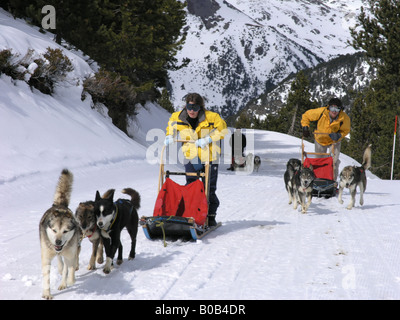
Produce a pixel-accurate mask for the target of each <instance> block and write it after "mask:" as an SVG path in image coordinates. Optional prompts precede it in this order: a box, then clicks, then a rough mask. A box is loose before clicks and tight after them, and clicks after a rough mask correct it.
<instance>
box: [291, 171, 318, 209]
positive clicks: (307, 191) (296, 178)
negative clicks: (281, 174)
mask: <svg viewBox="0 0 400 320" xmlns="http://www.w3.org/2000/svg"><path fill="white" fill-rule="evenodd" d="M314 179H315V175H314V171H313V167H312V165H310V166H309V167H308V168H305V167H304V166H301V167H300V170H298V171H296V172H295V173H294V174H293V177H292V188H293V191H294V192H293V193H294V197H293V196H292V198H293V209H295V210H296V209H297V205H298V204H300V205H301V212H302V213H306V212H307V210H308V207H309V206H310V204H311V198H312V190H313V181H314Z"/></svg>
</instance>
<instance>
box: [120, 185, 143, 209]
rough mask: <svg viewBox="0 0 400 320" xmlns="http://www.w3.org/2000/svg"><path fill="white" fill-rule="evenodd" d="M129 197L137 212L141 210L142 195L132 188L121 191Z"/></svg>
mask: <svg viewBox="0 0 400 320" xmlns="http://www.w3.org/2000/svg"><path fill="white" fill-rule="evenodd" d="M121 192H122V193H125V194H127V195H129V196H131V202H132V205H133V206H134V207H135V209H136V210H138V209H139V208H140V194H139V192H137V191H136V190H133V189H132V188H125V189H123V190H122V191H121Z"/></svg>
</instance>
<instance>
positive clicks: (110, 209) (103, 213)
mask: <svg viewBox="0 0 400 320" xmlns="http://www.w3.org/2000/svg"><path fill="white" fill-rule="evenodd" d="M114 191H115V190H114V189H110V190H108V191H107V192H106V193H105V194H104V195H103V197H101V196H100V193H99V192H98V191H97V192H96V199H95V206H94V212H95V214H96V219H97V226H98V227H99V228H100V230H101V237H102V240H103V244H104V248H105V251H106V257H107V258H106V264H105V266H104V269H103V271H104V273H110V271H111V265H112V262H113V259H114V256H115V253H116V251H117V249H118V258H117V264H118V265H120V264H121V263H122V243H121V240H120V238H121V231H122V229H123V228H124V227H126V229H127V230H128V233H129V235H130V237H131V250H130V253H129V260H132V259H134V258H135V248H136V236H137V230H138V222H139V217H138V213H137V210H138V209H139V208H140V195H139V193H138V192H137V191H135V190H133V189H131V188H125V189H123V190H122V193H125V194H127V195H129V196H131V200H127V199H118V200H117V201H115V202H114V201H113V197H114Z"/></svg>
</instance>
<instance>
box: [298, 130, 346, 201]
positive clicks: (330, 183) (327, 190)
mask: <svg viewBox="0 0 400 320" xmlns="http://www.w3.org/2000/svg"><path fill="white" fill-rule="evenodd" d="M314 134H327V133H314ZM334 148H335V145H333V146H332V150H331V152H330V153H318V152H305V151H304V142H303V140H302V141H301V150H302V152H301V163H302V164H303V165H304V167H306V168H308V167H309V166H310V165H312V167H313V171H314V174H315V180H314V182H313V191H312V196H313V197H318V198H320V197H325V198H330V197H334V196H336V190H337V186H338V184H337V182H336V181H335V180H333V176H334V175H333V150H334ZM310 156H311V157H310ZM318 156H322V157H318Z"/></svg>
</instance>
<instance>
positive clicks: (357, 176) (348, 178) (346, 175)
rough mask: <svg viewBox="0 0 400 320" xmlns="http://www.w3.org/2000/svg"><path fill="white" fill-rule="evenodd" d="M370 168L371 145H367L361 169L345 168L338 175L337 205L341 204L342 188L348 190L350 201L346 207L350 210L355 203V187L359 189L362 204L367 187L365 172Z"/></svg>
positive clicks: (354, 167)
mask: <svg viewBox="0 0 400 320" xmlns="http://www.w3.org/2000/svg"><path fill="white" fill-rule="evenodd" d="M370 167H371V145H369V146H368V147H367V148H366V149H365V151H364V155H363V163H362V165H361V167H356V166H347V167H344V168H343V170H342V172H341V173H340V182H339V198H338V200H339V203H340V204H343V200H342V194H343V189H344V188H349V190H350V195H351V201H350V203H349V205H348V206H347V207H346V208H347V209H349V210H351V208H353V207H354V203H355V202H356V193H357V186H358V187H359V188H360V205H361V206H362V205H363V204H364V191H365V189H366V187H367V177H366V174H365V171H366V170H368V169H369V168H370Z"/></svg>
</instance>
